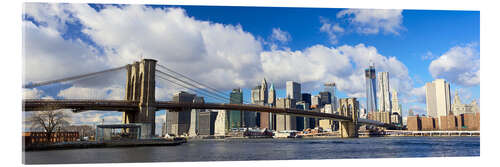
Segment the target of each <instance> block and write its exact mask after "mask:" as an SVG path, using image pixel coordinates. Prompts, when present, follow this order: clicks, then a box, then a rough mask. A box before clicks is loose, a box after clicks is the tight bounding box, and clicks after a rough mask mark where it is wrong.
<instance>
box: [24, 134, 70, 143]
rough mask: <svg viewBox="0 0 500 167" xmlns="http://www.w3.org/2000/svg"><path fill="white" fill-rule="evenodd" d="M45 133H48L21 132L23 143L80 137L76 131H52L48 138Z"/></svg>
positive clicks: (64, 140)
mask: <svg viewBox="0 0 500 167" xmlns="http://www.w3.org/2000/svg"><path fill="white" fill-rule="evenodd" d="M47 135H49V133H47V132H23V140H24V144H25V145H31V144H40V143H59V142H70V141H77V140H78V139H79V138H80V135H79V134H78V132H52V133H50V139H49V138H47Z"/></svg>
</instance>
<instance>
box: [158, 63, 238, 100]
mask: <svg viewBox="0 0 500 167" xmlns="http://www.w3.org/2000/svg"><path fill="white" fill-rule="evenodd" d="M156 71H157V72H159V73H160V74H163V75H166V76H168V77H170V78H173V79H175V80H177V81H180V82H182V83H184V84H187V85H189V86H191V87H193V88H197V89H200V90H201V91H204V92H207V93H208V94H210V95H212V97H213V96H217V97H219V99H221V98H222V99H224V101H225V102H228V101H230V98H229V97H227V96H222V95H220V94H216V93H214V92H213V91H209V90H207V89H204V88H202V87H199V86H196V85H195V84H193V83H190V82H188V81H185V80H182V79H180V78H178V77H175V76H173V75H171V74H168V73H165V72H163V71H160V70H156ZM163 79H165V78H163ZM180 86H182V85H180Z"/></svg>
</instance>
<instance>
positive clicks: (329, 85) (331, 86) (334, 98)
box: [324, 82, 338, 111]
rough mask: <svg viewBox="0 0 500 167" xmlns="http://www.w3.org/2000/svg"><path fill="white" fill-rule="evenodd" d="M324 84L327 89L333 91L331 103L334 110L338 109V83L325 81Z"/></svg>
mask: <svg viewBox="0 0 500 167" xmlns="http://www.w3.org/2000/svg"><path fill="white" fill-rule="evenodd" d="M324 86H325V88H326V91H327V92H330V93H331V104H332V107H333V110H335V111H336V110H337V107H338V100H337V96H336V93H335V87H336V84H335V82H333V83H325V85H324Z"/></svg>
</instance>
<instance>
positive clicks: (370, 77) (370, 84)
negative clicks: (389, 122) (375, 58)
mask: <svg viewBox="0 0 500 167" xmlns="http://www.w3.org/2000/svg"><path fill="white" fill-rule="evenodd" d="M365 79H366V108H367V112H376V111H377V99H376V97H375V96H376V95H377V88H376V83H375V79H376V76H375V67H374V65H373V64H371V65H370V67H369V68H367V69H365Z"/></svg>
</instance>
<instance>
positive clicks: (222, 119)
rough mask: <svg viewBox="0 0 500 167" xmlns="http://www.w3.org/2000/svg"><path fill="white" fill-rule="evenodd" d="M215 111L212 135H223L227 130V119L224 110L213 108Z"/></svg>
mask: <svg viewBox="0 0 500 167" xmlns="http://www.w3.org/2000/svg"><path fill="white" fill-rule="evenodd" d="M213 111H215V112H217V118H216V119H215V125H214V126H215V127H214V135H215V136H225V135H226V133H227V131H228V130H229V124H228V121H227V115H226V110H213Z"/></svg>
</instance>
